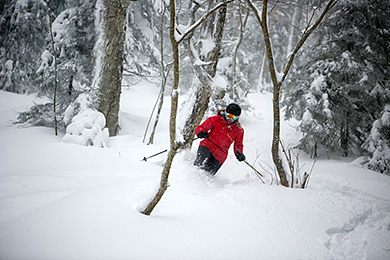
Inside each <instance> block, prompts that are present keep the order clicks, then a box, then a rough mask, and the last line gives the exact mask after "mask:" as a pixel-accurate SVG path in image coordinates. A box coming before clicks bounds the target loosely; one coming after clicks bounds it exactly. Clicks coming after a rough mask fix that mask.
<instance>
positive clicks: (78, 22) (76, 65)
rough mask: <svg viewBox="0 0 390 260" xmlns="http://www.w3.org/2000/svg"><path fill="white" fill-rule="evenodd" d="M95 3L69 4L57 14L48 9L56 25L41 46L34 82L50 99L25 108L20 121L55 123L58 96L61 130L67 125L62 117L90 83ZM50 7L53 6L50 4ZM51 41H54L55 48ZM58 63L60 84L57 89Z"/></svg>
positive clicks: (42, 123) (46, 124)
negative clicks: (54, 106) (54, 112)
mask: <svg viewBox="0 0 390 260" xmlns="http://www.w3.org/2000/svg"><path fill="white" fill-rule="evenodd" d="M94 6H95V1H94V0H90V1H84V2H82V3H80V4H76V5H70V6H67V8H66V9H65V10H63V11H62V12H60V13H59V15H57V16H55V13H54V12H52V13H50V14H48V10H49V9H48V8H47V9H46V15H51V16H53V17H52V18H51V20H52V24H48V26H51V27H52V29H53V39H51V35H50V33H48V34H47V35H46V44H45V45H44V48H43V49H41V55H40V59H39V60H40V61H41V64H40V66H39V67H38V68H37V70H36V73H35V75H36V78H35V84H36V86H37V87H36V92H37V93H38V94H39V95H40V96H45V97H48V98H49V99H50V100H51V101H50V102H49V103H47V104H36V105H34V106H33V107H32V108H31V109H29V110H27V111H25V112H22V113H21V114H20V115H19V117H18V123H29V124H32V125H41V126H50V127H52V126H54V123H53V118H54V114H53V111H52V110H53V102H54V98H56V102H55V103H56V114H58V123H59V124H58V127H59V128H60V129H62V130H63V129H64V128H65V126H66V122H64V121H63V117H64V113H65V110H66V108H67V107H68V106H69V105H70V104H71V103H72V102H73V101H74V100H75V99H76V98H77V96H78V95H79V94H80V93H82V92H84V91H87V90H88V88H89V87H90V85H91V72H92V69H93V59H92V51H93V46H94V42H95V33H94V28H95V27H94V13H93V12H94ZM50 10H53V9H52V8H50ZM54 10H56V9H54ZM54 10H53V11H54ZM46 21H47V20H46ZM48 23H49V22H48ZM52 41H54V42H52ZM52 44H54V49H55V52H54V51H53V48H52ZM54 55H56V59H57V64H54V63H55V59H54ZM55 65H56V66H55ZM56 67H57V75H58V76H57V85H58V87H57V89H56V91H55V87H54V86H55V82H54V81H55V69H56Z"/></svg>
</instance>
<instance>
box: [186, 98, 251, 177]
mask: <svg viewBox="0 0 390 260" xmlns="http://www.w3.org/2000/svg"><path fill="white" fill-rule="evenodd" d="M240 115H241V108H240V106H239V105H237V104H235V103H232V104H229V105H228V106H227V107H226V110H220V111H219V112H218V114H217V115H216V116H212V117H209V118H208V119H206V121H204V122H203V123H202V124H201V125H199V126H198V127H197V128H196V129H195V133H196V135H197V136H198V137H199V138H203V139H204V140H203V141H201V142H200V144H199V148H198V152H197V156H196V159H195V162H194V165H195V166H198V167H199V168H201V169H203V170H205V171H207V172H209V173H210V174H212V175H215V174H216V173H217V171H218V170H219V168H220V167H221V166H222V164H223V163H224V162H225V160H226V158H227V156H228V150H229V148H230V145H231V144H232V143H233V142H234V154H235V155H236V157H237V160H239V161H240V162H241V161H244V160H245V155H244V154H243V148H244V146H243V144H242V141H243V139H244V129H243V128H242V127H241V125H240V123H239V122H238V119H239V117H240Z"/></svg>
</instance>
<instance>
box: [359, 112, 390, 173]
mask: <svg viewBox="0 0 390 260" xmlns="http://www.w3.org/2000/svg"><path fill="white" fill-rule="evenodd" d="M364 147H365V148H366V149H367V151H368V152H369V153H370V154H371V159H370V161H369V162H368V163H367V167H368V168H369V169H372V170H374V171H377V172H381V173H384V174H386V175H390V105H386V106H385V109H384V110H383V112H382V114H381V115H380V117H379V118H378V119H377V120H376V121H375V122H374V124H373V126H372V129H371V133H370V136H369V137H368V139H367V141H366V142H365V143H364Z"/></svg>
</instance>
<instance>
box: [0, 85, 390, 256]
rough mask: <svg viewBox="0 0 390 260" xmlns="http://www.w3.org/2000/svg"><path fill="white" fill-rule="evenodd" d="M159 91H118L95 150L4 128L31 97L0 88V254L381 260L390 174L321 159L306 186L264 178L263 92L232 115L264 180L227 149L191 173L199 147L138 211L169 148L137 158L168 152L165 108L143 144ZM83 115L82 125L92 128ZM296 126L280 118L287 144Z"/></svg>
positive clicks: (389, 223) (266, 109)
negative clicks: (215, 165) (147, 212)
mask: <svg viewBox="0 0 390 260" xmlns="http://www.w3.org/2000/svg"><path fill="white" fill-rule="evenodd" d="M157 95H158V88H157V87H155V86H151V85H146V84H144V83H143V84H140V85H139V86H135V87H132V88H126V89H123V94H122V100H121V111H120V124H121V132H120V135H119V136H117V137H110V138H109V139H108V142H107V147H106V148H103V149H102V148H96V147H91V146H89V147H86V146H79V145H72V144H67V143H64V142H62V141H61V139H62V136H55V135H53V130H52V129H49V128H44V127H30V128H18V127H16V126H10V124H9V123H8V122H9V121H10V120H14V119H15V118H16V116H17V113H16V112H17V111H23V110H24V109H25V108H28V107H30V106H31V105H32V102H34V101H36V100H35V97H33V96H26V95H17V94H11V93H7V92H3V91H0V259H7V260H8V259H66V260H72V259H224V260H225V259H329V260H331V259H354V260H356V259H389V258H390V177H389V176H386V175H382V174H379V173H376V172H372V171H370V170H368V169H365V168H362V167H361V166H360V165H358V164H357V163H356V162H352V163H348V162H347V161H339V160H325V159H320V160H319V161H318V162H317V164H316V165H315V168H314V172H313V174H312V176H311V178H310V182H309V184H308V188H307V189H304V190H302V189H287V188H283V187H282V186H279V185H276V184H275V181H273V182H272V180H273V179H274V174H273V173H271V172H270V171H268V170H267V171H266V170H265V169H268V166H267V165H272V158H271V154H270V147H271V137H272V135H271V133H272V111H271V110H272V95H271V94H259V93H257V94H253V93H252V94H249V95H248V100H249V102H250V105H251V106H252V107H253V109H252V110H251V111H245V113H243V116H242V117H241V118H240V120H241V124H242V126H243V127H244V129H245V136H244V145H245V147H244V153H245V155H246V157H247V160H248V161H249V162H250V163H253V165H254V166H255V167H256V168H258V169H259V170H260V171H262V173H263V174H264V175H265V181H266V185H264V184H262V183H261V182H260V181H259V180H258V179H257V177H256V176H255V175H254V173H253V172H252V170H251V169H250V168H249V167H247V165H245V164H244V163H240V162H238V161H237V160H236V159H235V157H234V155H233V154H232V152H231V151H230V154H229V157H228V159H227V161H226V162H225V163H224V165H223V166H222V167H221V169H220V171H219V172H218V174H217V175H216V176H215V177H209V176H207V175H205V173H204V172H202V171H200V170H198V169H197V168H195V167H193V166H192V162H193V160H194V158H195V154H196V149H197V146H198V145H199V141H198V140H197V141H195V142H194V146H193V148H192V149H191V150H190V151H181V152H180V153H179V154H178V155H177V156H176V157H175V159H174V161H173V164H172V169H171V173H170V177H169V182H170V187H169V188H168V190H167V192H166V193H165V195H164V196H163V198H162V200H161V201H160V203H159V204H158V205H157V207H156V208H155V209H154V211H153V213H152V215H151V216H144V215H142V214H141V213H139V211H138V209H139V207H140V206H143V205H144V203H145V201H146V200H147V199H148V198H150V197H151V196H152V195H153V193H154V192H155V187H156V185H158V183H159V180H160V175H161V172H162V165H163V163H164V160H165V156H166V153H165V154H162V155H159V156H156V157H153V158H151V159H149V160H148V161H147V162H144V161H141V160H142V158H143V157H144V156H146V157H147V156H149V155H152V154H155V153H158V152H160V151H162V150H164V149H167V148H168V147H169V138H168V125H169V124H168V115H169V109H170V108H169V102H168V101H166V102H165V103H164V104H166V106H164V109H163V113H162V122H161V124H160V125H159V128H158V130H157V132H156V136H155V137H156V138H155V144H154V145H146V144H144V143H142V137H143V133H144V130H145V126H146V124H147V121H148V117H149V114H150V110H151V108H152V106H153V104H154V102H155V98H156V96H157ZM167 98H169V97H167ZM181 98H183V99H184V98H186V97H185V96H183V97H181ZM88 111H89V110H85V111H83V112H81V113H80V117H84V116H85V117H87V118H88V119H85V118H84V119H83V120H82V122H84V123H85V122H89V124H90V125H94V124H96V125H98V126H99V127H101V126H102V120H101V118H100V117H99V116H96V117H95V115H96V114H90V113H91V112H90V111H89V112H88ZM179 112H180V111H179ZM89 117H91V118H89ZM92 119H93V120H92ZM294 124H296V123H294V122H291V121H290V122H282V139H283V141H284V142H285V144H286V146H287V145H294V144H296V142H297V140H299V137H298V136H297V133H296V132H295V130H294V127H293V126H294ZM256 158H257V160H256ZM300 164H301V166H303V169H302V172H304V171H308V169H310V167H311V165H312V162H311V161H310V159H309V158H307V157H305V156H304V155H302V157H301V161H300ZM271 183H272V184H271Z"/></svg>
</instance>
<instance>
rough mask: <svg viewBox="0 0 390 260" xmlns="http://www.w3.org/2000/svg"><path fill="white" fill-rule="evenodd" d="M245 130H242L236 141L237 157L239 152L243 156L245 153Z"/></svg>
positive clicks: (235, 151)
mask: <svg viewBox="0 0 390 260" xmlns="http://www.w3.org/2000/svg"><path fill="white" fill-rule="evenodd" d="M243 141H244V129H240V132H239V133H238V135H237V136H236V139H235V140H234V154H235V155H236V156H237V152H240V153H241V154H243V153H244V152H243V151H244V145H243Z"/></svg>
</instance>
